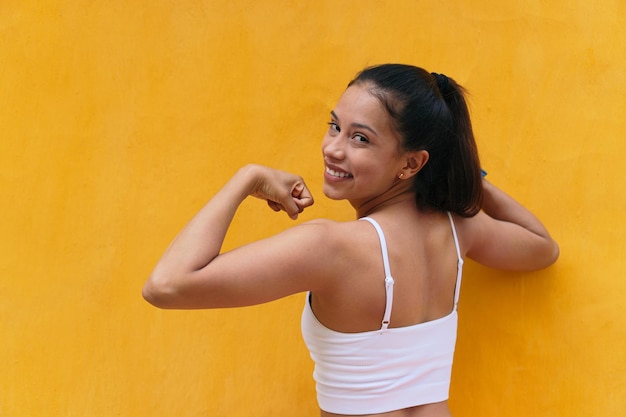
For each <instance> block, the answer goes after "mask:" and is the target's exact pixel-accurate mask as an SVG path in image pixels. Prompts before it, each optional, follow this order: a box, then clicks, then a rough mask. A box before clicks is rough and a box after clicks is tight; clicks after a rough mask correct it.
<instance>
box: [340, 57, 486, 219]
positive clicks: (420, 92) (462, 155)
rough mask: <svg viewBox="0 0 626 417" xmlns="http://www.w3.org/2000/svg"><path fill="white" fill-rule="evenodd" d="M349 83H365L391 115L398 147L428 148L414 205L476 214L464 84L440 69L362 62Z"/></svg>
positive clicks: (477, 184) (476, 183) (475, 163)
mask: <svg viewBox="0 0 626 417" xmlns="http://www.w3.org/2000/svg"><path fill="white" fill-rule="evenodd" d="M354 84H360V85H366V86H367V85H369V88H370V93H371V94H373V95H374V96H375V97H377V98H378V99H379V100H380V101H381V103H382V104H383V105H384V107H385V109H386V110H387V112H389V114H390V115H391V118H392V120H393V123H394V127H395V128H396V129H397V131H398V132H399V133H400V135H401V136H402V139H403V143H402V147H403V149H404V150H409V151H415V150H426V151H428V154H429V160H428V162H427V163H426V165H425V166H424V167H423V168H422V169H421V171H420V172H419V173H418V174H417V176H416V178H415V180H414V184H415V190H416V195H417V204H418V207H420V208H434V209H437V210H441V211H451V212H453V213H456V214H459V215H461V216H464V217H472V216H474V215H476V213H478V211H480V205H481V200H482V183H481V172H480V161H479V159H478V150H477V148H476V142H475V140H474V133H473V132H472V124H471V121H470V117H469V111H468V109H467V104H466V102H465V98H464V94H465V90H464V89H463V88H462V87H461V86H460V85H458V84H457V83H456V82H455V81H454V80H453V79H451V78H448V77H446V76H445V75H442V74H435V73H429V72H427V71H426V70H424V69H422V68H418V67H414V66H410V65H402V64H385V65H380V66H374V67H369V68H366V69H364V70H363V71H361V72H360V73H359V74H358V75H357V77H356V78H355V79H354V80H352V81H351V82H350V84H348V86H351V85H354Z"/></svg>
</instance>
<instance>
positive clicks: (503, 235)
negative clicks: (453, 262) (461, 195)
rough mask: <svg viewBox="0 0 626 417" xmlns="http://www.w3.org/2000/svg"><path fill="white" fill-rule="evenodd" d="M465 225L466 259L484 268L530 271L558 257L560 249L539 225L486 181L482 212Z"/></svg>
mask: <svg viewBox="0 0 626 417" xmlns="http://www.w3.org/2000/svg"><path fill="white" fill-rule="evenodd" d="M467 224H468V228H469V230H467V231H466V233H468V235H469V236H468V238H469V239H468V240H469V245H468V247H467V256H468V257H470V258H472V259H474V260H475V261H477V262H479V263H481V264H484V265H486V266H489V267H492V268H497V269H506V270H518V271H532V270H538V269H542V268H545V267H547V266H549V265H552V264H553V263H554V262H556V260H557V258H558V257H559V247H558V245H557V243H556V242H555V241H554V239H552V237H551V236H550V234H549V233H548V230H547V229H546V228H545V226H544V225H543V224H542V223H541V221H540V220H539V219H538V218H537V217H536V216H535V215H534V214H533V213H531V212H530V211H529V210H528V209H526V208H525V207H524V206H522V205H521V204H520V203H518V202H517V201H515V200H514V199H513V198H512V197H510V196H509V195H507V194H506V193H505V192H504V191H502V190H500V189H499V188H497V187H496V186H494V185H493V184H491V183H490V182H488V181H487V180H484V179H483V203H482V211H481V212H480V213H478V214H477V215H476V216H475V217H473V218H471V219H468V222H467Z"/></svg>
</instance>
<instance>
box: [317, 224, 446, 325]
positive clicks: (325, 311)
mask: <svg viewBox="0 0 626 417" xmlns="http://www.w3.org/2000/svg"><path fill="white" fill-rule="evenodd" d="M373 217H375V219H376V220H377V221H378V222H379V224H380V226H381V227H382V229H383V230H384V233H385V236H386V239H387V248H388V252H389V259H390V267H391V273H392V275H393V277H394V280H395V285H394V288H395V291H394V298H393V313H392V316H391V322H390V325H389V327H390V328H394V327H405V326H410V325H414V324H418V323H423V322H427V321H431V320H434V319H438V318H441V317H444V316H446V315H447V314H449V313H450V312H451V311H452V308H453V304H454V291H455V283H456V274H457V254H456V249H455V244H454V238H453V234H452V229H451V225H450V221H449V219H448V217H447V215H446V214H444V213H435V212H433V213H428V214H424V213H416V214H415V215H414V216H411V218H410V219H406V217H405V218H403V223H402V224H399V223H398V222H395V221H393V219H392V218H391V216H386V215H385V214H384V213H383V214H381V215H377V216H373ZM329 229H332V232H331V233H332V236H331V237H330V239H336V240H338V241H339V242H340V243H339V244H338V246H337V247H338V248H339V249H338V251H337V253H336V256H335V260H334V261H333V262H334V267H335V268H334V271H336V276H335V279H334V280H333V285H332V288H329V290H328V291H323V292H320V293H314V294H313V295H312V308H313V311H314V312H315V315H316V317H317V318H318V320H319V321H320V322H321V323H322V324H324V325H325V326H326V327H328V328H330V329H332V330H335V331H339V332H344V333H356V332H364V331H370V330H377V329H379V328H380V325H381V320H382V317H383V313H384V310H385V290H384V278H385V273H384V269H383V261H382V257H381V248H380V242H379V240H378V237H377V235H376V231H375V229H374V228H373V227H372V225H371V224H369V223H367V222H364V221H354V222H348V223H337V224H333V227H332V228H329Z"/></svg>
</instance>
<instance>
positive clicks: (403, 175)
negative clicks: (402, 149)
mask: <svg viewBox="0 0 626 417" xmlns="http://www.w3.org/2000/svg"><path fill="white" fill-rule="evenodd" d="M428 157H429V155H428V151H425V150H421V151H412V152H407V154H406V164H405V165H404V167H402V170H401V171H400V173H399V174H398V177H399V178H400V179H403V180H406V179H409V178H412V177H414V176H415V175H416V174H417V173H418V172H420V171H421V169H422V168H424V165H426V163H427V162H428Z"/></svg>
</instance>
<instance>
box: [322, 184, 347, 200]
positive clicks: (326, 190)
mask: <svg viewBox="0 0 626 417" xmlns="http://www.w3.org/2000/svg"><path fill="white" fill-rule="evenodd" d="M322 192H323V193H324V195H325V196H326V197H327V198H330V199H331V200H344V199H345V197H344V196H343V195H341V194H340V193H339V192H337V191H335V190H333V189H329V188H328V187H326V186H324V187H322Z"/></svg>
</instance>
